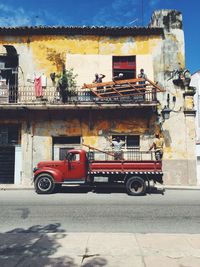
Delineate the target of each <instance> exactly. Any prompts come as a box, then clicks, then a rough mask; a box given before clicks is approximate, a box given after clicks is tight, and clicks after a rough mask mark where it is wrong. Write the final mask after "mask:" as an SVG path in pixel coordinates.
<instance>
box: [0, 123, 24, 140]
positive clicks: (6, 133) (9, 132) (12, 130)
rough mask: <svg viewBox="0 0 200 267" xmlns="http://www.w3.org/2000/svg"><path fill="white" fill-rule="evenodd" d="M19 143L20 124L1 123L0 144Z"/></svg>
mask: <svg viewBox="0 0 200 267" xmlns="http://www.w3.org/2000/svg"><path fill="white" fill-rule="evenodd" d="M19 143H20V134H19V125H16V124H13V125H0V145H16V144H19Z"/></svg>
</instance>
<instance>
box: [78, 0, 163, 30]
mask: <svg viewBox="0 0 200 267" xmlns="http://www.w3.org/2000/svg"><path fill="white" fill-rule="evenodd" d="M159 2H161V0H149V1H145V0H143V5H144V6H143V8H142V1H141V0H140V1H138V0H113V1H112V2H111V4H108V5H106V6H104V7H102V8H100V9H99V11H98V12H97V13H96V14H95V15H94V16H93V18H91V17H90V24H91V21H92V23H93V25H98V26H105V25H107V26H122V25H123V26H130V25H131V26H138V25H142V23H143V18H144V20H145V21H148V18H149V11H153V9H155V7H156V5H158V4H159ZM108 3H109V2H108ZM142 9H143V12H144V13H143V18H142ZM147 14H148V17H147ZM83 24H88V21H87V20H85V21H84V22H83Z"/></svg>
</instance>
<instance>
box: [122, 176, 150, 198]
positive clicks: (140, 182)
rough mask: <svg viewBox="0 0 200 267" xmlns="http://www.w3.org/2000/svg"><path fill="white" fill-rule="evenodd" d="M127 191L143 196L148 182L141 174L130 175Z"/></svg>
mask: <svg viewBox="0 0 200 267" xmlns="http://www.w3.org/2000/svg"><path fill="white" fill-rule="evenodd" d="M126 192H127V194H128V195H130V196H142V195H144V194H145V193H146V182H145V180H144V179H142V178H141V177H139V176H134V177H130V178H129V179H128V180H127V181H126Z"/></svg>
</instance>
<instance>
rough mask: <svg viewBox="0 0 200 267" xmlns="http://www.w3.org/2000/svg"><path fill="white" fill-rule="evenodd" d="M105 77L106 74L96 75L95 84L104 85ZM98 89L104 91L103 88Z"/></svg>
mask: <svg viewBox="0 0 200 267" xmlns="http://www.w3.org/2000/svg"><path fill="white" fill-rule="evenodd" d="M105 77H106V75H104V74H98V73H96V74H95V79H94V81H93V83H102V80H103V78H105ZM97 89H103V86H98V87H97Z"/></svg>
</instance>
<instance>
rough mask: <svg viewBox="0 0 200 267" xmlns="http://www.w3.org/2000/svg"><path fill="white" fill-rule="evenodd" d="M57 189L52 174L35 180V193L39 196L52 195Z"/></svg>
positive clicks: (45, 174) (41, 175)
mask: <svg viewBox="0 0 200 267" xmlns="http://www.w3.org/2000/svg"><path fill="white" fill-rule="evenodd" d="M54 188H55V183H54V180H53V177H52V176H51V175H50V174H47V173H43V174H40V175H39V176H38V177H37V178H36V180H35V191H36V193H38V194H51V193H53V191H54Z"/></svg>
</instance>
